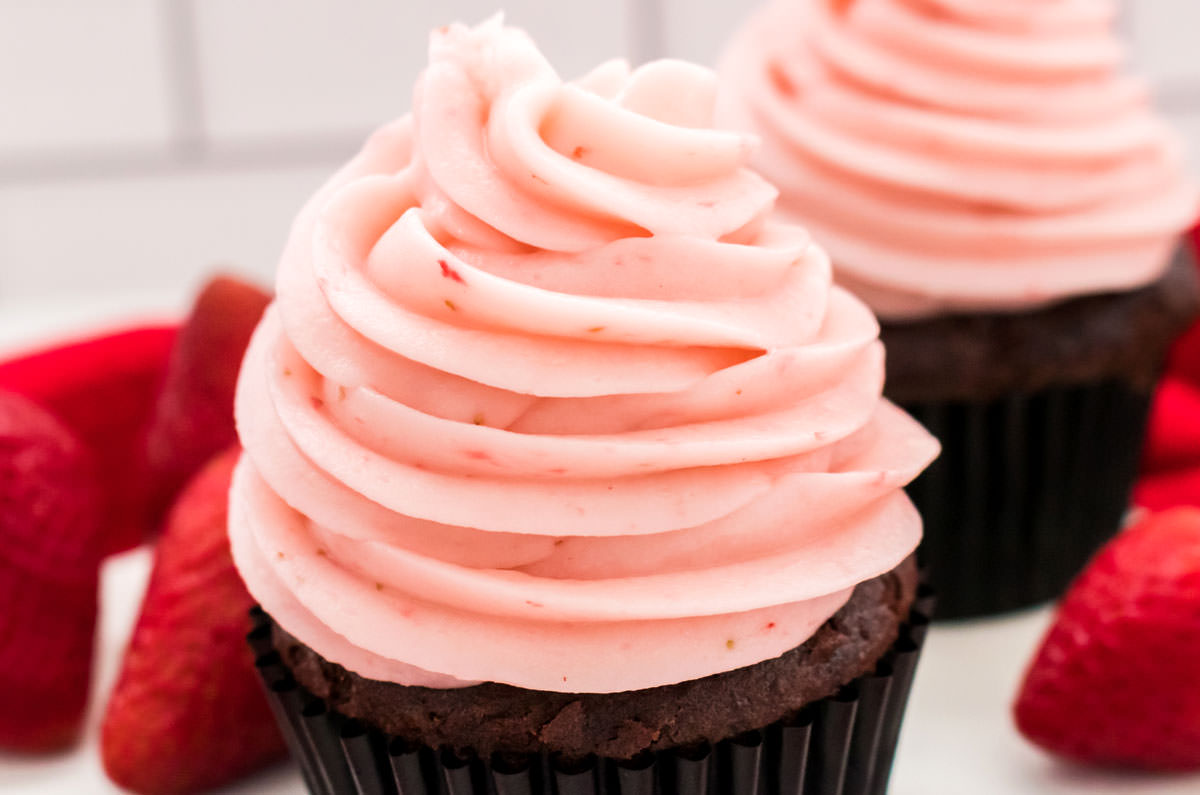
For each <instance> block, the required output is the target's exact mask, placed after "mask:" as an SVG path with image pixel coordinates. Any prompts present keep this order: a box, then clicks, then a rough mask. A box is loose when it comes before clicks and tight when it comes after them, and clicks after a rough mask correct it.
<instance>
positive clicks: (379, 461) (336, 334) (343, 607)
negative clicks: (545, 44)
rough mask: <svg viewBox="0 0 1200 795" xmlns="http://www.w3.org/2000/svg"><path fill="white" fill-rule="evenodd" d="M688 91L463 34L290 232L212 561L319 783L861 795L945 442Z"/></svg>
mask: <svg viewBox="0 0 1200 795" xmlns="http://www.w3.org/2000/svg"><path fill="white" fill-rule="evenodd" d="M715 90H716V78H715V75H713V74H712V73H711V72H709V71H707V70H704V69H701V68H699V67H696V66H691V65H688V64H684V63H679V62H658V63H652V64H649V65H647V66H644V67H642V68H640V69H638V70H636V71H633V72H631V71H630V70H629V69H628V67H626V66H625V65H624V64H622V63H618V62H613V63H608V64H605V65H603V66H601V67H599V68H598V69H596V70H595V71H594V72H592V73H591V74H589V75H588V76H586V77H585V78H583V79H582V80H580V81H579V82H577V83H564V82H563V81H562V80H560V79H559V77H558V76H557V75H556V73H555V72H554V70H553V69H552V68H551V67H550V65H549V64H548V63H547V62H546V61H545V59H544V58H543V57H542V56H541V55H540V53H539V52H538V50H537V48H536V47H535V45H534V44H533V43H532V42H531V41H530V39H529V38H528V37H527V36H525V35H524V34H523V33H521V32H520V31H517V30H514V29H511V28H506V27H504V26H503V25H502V23H501V22H500V21H499V20H493V21H491V22H488V23H485V24H484V25H482V26H480V27H477V28H467V27H464V26H460V25H453V26H450V27H448V28H444V29H442V30H440V31H438V32H437V33H435V34H434V35H433V37H432V40H431V45H430V62H429V65H428V67H427V68H426V69H425V70H424V72H423V73H422V75H421V77H420V79H419V80H418V82H417V86H416V92H415V100H414V107H413V112H412V114H411V116H407V117H405V118H402V119H400V120H399V121H396V122H394V123H391V124H388V125H386V126H384V127H383V128H382V129H381V130H379V131H378V132H377V133H375V134H374V135H373V136H372V137H371V138H370V139H369V140H368V141H367V143H366V145H365V147H364V148H363V150H362V151H361V153H359V154H358V156H356V157H355V158H354V159H353V160H352V161H351V162H350V163H349V164H348V165H347V166H345V167H344V168H343V169H342V170H341V171H340V172H339V173H337V174H336V175H335V176H334V177H333V178H332V180H331V181H330V182H329V183H328V184H327V185H325V186H324V187H323V188H322V189H321V190H320V191H319V192H318V193H317V194H316V196H314V197H313V199H312V200H311V201H310V202H309V203H308V204H307V206H306V207H305V208H304V209H303V210H302V211H301V213H300V215H299V217H298V219H297V221H296V223H295V225H294V227H293V229H292V233H291V237H290V240H289V242H288V244H287V246H286V249H285V251H284V253H283V257H282V261H281V264H280V267H279V274H278V279H277V288H278V292H277V300H276V302H275V303H274V305H273V306H272V307H271V308H270V309H269V310H268V311H267V313H266V315H265V317H264V320H263V322H262V324H261V325H260V326H259V328H258V330H257V332H256V334H255V337H254V340H253V341H252V343H251V345H250V349H249V351H248V353H247V357H246V360H245V363H244V366H243V371H242V374H241V378H240V380H239V388H238V397H237V408H236V414H237V422H238V429H239V435H240V437H241V440H242V442H243V445H244V448H245V456H244V458H243V460H242V463H241V465H240V467H239V469H238V471H237V473H236V475H235V478H234V485H233V488H232V492H231V502H230V506H231V507H230V537H231V542H232V548H233V554H234V558H235V561H236V563H237V566H238V569H239V571H240V572H241V574H242V576H243V578H244V580H245V582H246V584H247V586H248V587H249V589H250V591H251V593H252V594H253V595H254V596H255V598H256V599H257V600H258V601H259V603H260V604H261V607H262V612H261V613H260V614H258V616H257V620H258V622H259V625H258V627H257V628H256V629H255V631H254V633H253V634H252V636H251V639H252V642H253V644H254V645H255V648H256V650H257V651H258V653H259V664H260V668H261V670H262V672H263V675H264V677H265V679H266V682H267V685H268V690H269V692H270V693H271V694H272V698H273V700H274V703H275V705H276V708H277V711H278V714H279V717H280V720H281V724H282V726H283V728H284V731H285V733H286V734H287V735H288V737H289V740H290V742H291V746H292V750H293V752H294V754H295V756H296V757H297V758H298V760H299V761H300V764H301V767H302V769H303V770H304V773H305V777H306V779H307V781H308V782H309V785H310V787H311V788H312V790H313V791H314V792H360V791H362V792H404V793H411V792H426V791H428V792H431V793H433V792H437V791H439V787H441V788H444V787H447V786H448V787H449V788H450V790H449V791H451V792H454V793H460V792H478V793H484V792H494V791H500V792H508V791H522V792H547V793H549V792H554V791H557V792H572V793H574V792H578V793H584V792H601V791H605V788H608V790H607V791H610V792H611V791H615V790H614V789H613V787H620V788H621V791H626V789H625V788H626V787H634V788H636V787H640V786H657V787H659V788H660V789H661V791H670V792H680V793H699V792H704V791H705V788H706V787H709V790H708V791H719V792H735V791H736V792H753V791H755V787H757V786H758V785H757V784H755V783H754V782H758V781H761V782H763V786H767V784H768V783H770V786H771V787H773V788H779V787H784V788H786V789H787V791H789V792H798V791H801V790H800V789H798V788H799V787H807V789H806V790H804V791H808V792H816V791H820V792H834V791H837V792H842V791H845V792H847V793H851V792H853V793H867V792H881V791H882V789H883V787H884V786H886V780H887V774H888V770H889V769H890V766H891V756H892V753H893V751H894V747H895V741H896V734H897V731H898V729H899V723H900V717H901V714H902V709H903V705H904V701H905V698H906V696H907V691H908V685H909V681H910V678H911V675H912V670H913V666H914V664H915V661H916V650H917V648H918V645H919V640H920V635H921V632H922V629H921V628H922V626H923V625H924V618H923V615H922V610H923V607H924V605H923V604H922V599H923V597H922V596H921V593H920V587H919V582H918V575H917V570H916V567H915V563H914V561H913V558H912V554H913V550H914V549H915V548H916V546H917V544H918V542H919V540H920V535H921V521H920V517H919V515H918V514H917V512H916V510H915V509H914V507H913V505H912V503H911V501H910V500H909V498H908V497H907V496H906V494H905V493H904V486H905V485H906V484H907V483H909V482H910V481H911V480H912V479H913V478H914V477H915V476H916V475H917V474H918V473H919V472H920V471H921V469H922V468H923V467H925V466H926V465H927V464H928V463H929V461H930V460H931V459H932V458H933V457H934V456H935V455H936V453H937V443H936V441H935V440H934V439H933V438H932V437H931V436H930V435H929V434H928V433H927V432H926V431H925V430H924V429H923V428H921V426H920V425H918V424H917V423H916V422H915V421H914V420H912V419H911V418H910V417H909V416H907V415H906V414H904V413H903V412H902V411H901V410H899V409H897V408H896V407H894V406H893V405H891V404H890V403H888V402H887V401H885V400H883V399H882V397H881V394H882V387H883V365H884V361H883V348H882V345H881V344H880V343H879V341H878V333H879V328H878V324H877V322H876V320H875V318H874V316H873V315H872V314H871V312H870V311H869V310H868V309H867V307H866V306H865V305H863V304H862V303H860V302H859V301H858V300H857V299H855V298H853V297H851V296H850V294H849V293H847V292H846V291H844V290H842V289H841V288H838V287H834V286H833V285H832V277H831V268H830V265H829V261H828V258H827V257H826V256H825V255H824V253H823V252H822V251H821V249H819V248H818V247H816V246H815V245H814V244H813V243H812V242H810V240H809V238H808V236H807V234H806V233H805V232H804V231H803V230H802V229H801V228H800V227H797V226H792V225H785V224H781V223H777V222H774V221H770V220H768V216H769V215H770V213H771V210H772V206H773V201H774V199H775V195H776V191H775V189H774V188H772V187H771V186H770V185H769V184H768V183H767V182H766V181H765V180H763V179H762V178H761V177H759V176H758V175H757V174H755V173H754V172H752V171H750V170H749V169H748V168H747V167H746V162H747V160H748V159H749V157H750V154H751V151H752V139H751V138H750V137H748V136H746V135H743V134H740V133H732V132H722V131H717V130H714V129H712V128H711V121H712V113H713V103H714V97H715ZM439 782H441V783H439ZM805 782H807V783H805ZM834 786H837V787H844V789H836V790H835V789H832V788H831V787H834ZM513 788H515V789H513ZM442 791H444V789H443V790H442ZM631 791H632V790H631ZM636 791H643V790H636ZM644 791H646V792H649V791H650V790H649V789H647V790H644ZM772 791H774V790H772Z"/></svg>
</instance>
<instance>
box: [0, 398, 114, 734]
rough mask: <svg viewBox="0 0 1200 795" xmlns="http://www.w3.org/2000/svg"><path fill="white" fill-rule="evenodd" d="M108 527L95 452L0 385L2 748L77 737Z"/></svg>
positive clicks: (87, 676) (87, 680) (64, 427)
mask: <svg viewBox="0 0 1200 795" xmlns="http://www.w3.org/2000/svg"><path fill="white" fill-rule="evenodd" d="M101 527H102V524H101V495H100V487H99V484H98V475H97V473H96V468H95V466H94V464H93V461H92V458H91V453H90V451H88V450H87V449H86V448H85V446H84V444H83V442H82V441H80V440H79V438H78V437H76V436H75V434H74V433H72V432H71V431H70V430H69V429H68V428H67V427H66V426H65V425H63V424H62V423H61V422H59V421H58V420H57V419H56V418H55V417H53V416H51V415H50V414H49V413H48V412H47V411H46V410H45V409H42V408H41V407H39V406H38V405H36V404H34V403H32V402H31V401H29V400H27V399H26V398H24V397H22V396H19V395H16V394H13V393H11V392H0V748H6V749H11V750H17V751H25V752H35V751H50V750H56V749H58V748H61V747H63V746H65V745H68V744H70V743H71V742H72V741H73V740H74V739H75V738H76V736H77V735H78V732H79V728H80V723H81V721H82V718H83V713H84V710H85V708H86V706H87V696H88V683H89V680H90V679H91V663H92V645H93V637H94V634H95V627H96V592H97V581H98V577H99V568H100V560H101V557H102V554H103V545H102V542H103V540H104V539H102V538H101V535H100V532H101Z"/></svg>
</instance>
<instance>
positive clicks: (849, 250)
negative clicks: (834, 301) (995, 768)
mask: <svg viewBox="0 0 1200 795" xmlns="http://www.w3.org/2000/svg"><path fill="white" fill-rule="evenodd" d="M1115 13H1116V7H1115V5H1114V4H1112V3H1106V2H1077V1H1076V0H1059V1H1056V2H1040V3H1011V2H1007V0H975V1H973V2H966V1H965V0H925V1H923V2H915V1H906V0H860V1H859V2H851V3H845V2H831V1H830V0H813V1H812V2H801V1H800V0H787V1H786V2H777V3H774V4H772V5H770V6H768V7H766V8H764V9H763V10H762V11H761V12H759V13H758V14H757V15H756V16H755V17H754V18H753V19H752V20H751V21H750V22H749V23H748V24H747V25H746V27H745V28H744V29H743V30H742V31H741V32H740V33H739V34H738V35H737V36H736V37H735V38H734V41H733V43H732V45H731V46H730V48H729V50H728V52H727V54H726V56H725V58H724V61H723V65H722V75H723V78H724V80H725V88H726V89H727V90H726V91H725V92H724V94H723V96H724V99H723V100H722V110H721V116H722V121H724V122H725V123H727V124H730V125H733V126H736V127H741V128H746V129H753V130H755V131H757V132H758V133H759V134H760V135H761V136H762V138H763V147H762V149H761V151H760V152H759V154H758V155H757V157H756V160H755V163H756V165H757V166H758V167H759V168H760V169H761V170H762V172H763V173H764V174H766V175H767V176H768V178H769V179H771V180H772V181H773V182H774V183H776V184H777V185H778V186H779V188H780V190H781V193H782V196H781V199H780V203H779V206H780V211H781V214H782V215H783V216H784V217H785V218H799V217H803V218H804V220H805V223H806V225H807V226H808V227H809V229H810V230H811V231H812V233H813V235H814V238H815V239H816V240H818V241H819V242H820V243H821V244H822V245H824V246H826V247H828V249H829V251H830V253H831V256H832V257H833V260H834V263H835V271H836V274H837V279H838V280H839V281H840V282H841V283H842V284H844V285H845V286H847V287H849V288H850V289H852V290H853V291H854V292H856V293H857V294H858V295H860V296H861V297H863V298H864V299H865V300H866V301H867V302H868V303H869V304H870V305H871V306H872V308H874V309H875V310H876V312H877V313H878V314H879V316H880V317H881V319H882V321H883V331H882V335H881V336H882V338H883V340H884V343H885V344H886V346H887V348H888V387H887V393H888V394H889V396H891V397H892V398H893V399H895V400H897V401H899V402H900V403H901V404H902V405H904V406H905V407H906V408H908V409H909V410H910V411H912V413H913V414H914V415H915V416H917V417H918V418H919V419H921V420H922V421H923V422H924V423H925V424H926V425H927V426H928V427H929V428H930V429H931V430H932V431H933V432H934V433H935V434H936V435H938V436H939V437H940V438H941V440H942V442H943V445H944V448H945V453H944V454H943V456H942V458H941V459H940V460H939V462H938V463H937V464H935V465H934V466H933V467H931V468H930V470H929V472H928V473H927V474H926V475H925V476H923V477H922V478H921V479H920V480H919V481H918V482H917V483H916V484H914V487H913V489H912V493H913V495H914V498H915V499H916V501H917V503H918V505H919V506H921V508H922V511H923V513H924V515H925V517H926V522H927V541H926V543H925V546H924V547H923V550H924V552H925V554H926V555H927V557H928V562H929V563H930V565H931V568H932V569H933V571H934V574H933V576H934V578H935V582H936V584H937V585H938V587H939V591H940V592H941V594H942V601H941V602H940V603H939V604H940V607H939V614H941V615H948V616H955V615H972V614H983V613H989V612H995V611H1000V610H1005V609H1012V608H1016V607H1021V606H1024V605H1029V604H1033V603H1036V602H1038V601H1041V600H1044V599H1047V598H1049V597H1051V596H1053V595H1055V594H1057V593H1058V592H1059V591H1060V590H1061V589H1062V587H1063V586H1064V585H1065V584H1066V582H1067V580H1068V579H1069V578H1070V576H1071V575H1072V574H1073V573H1074V572H1075V571H1076V570H1077V569H1078V567H1079V566H1080V565H1081V564H1082V562H1083V561H1084V560H1085V559H1086V558H1087V556H1088V555H1090V554H1091V552H1093V551H1094V550H1095V548H1096V547H1097V546H1098V545H1099V543H1100V542H1101V541H1102V540H1103V539H1104V538H1106V537H1107V536H1108V535H1110V534H1111V533H1113V532H1114V531H1115V530H1116V529H1117V527H1118V526H1119V524H1120V521H1121V517H1122V515H1123V513H1124V511H1125V508H1126V504H1127V499H1128V494H1129V489H1130V485H1131V483H1132V480H1133V477H1134V475H1135V472H1136V465H1137V456H1138V450H1139V447H1140V442H1141V436H1142V427H1143V425H1144V422H1145V415H1146V411H1147V406H1148V403H1149V399H1150V395H1151V392H1152V387H1153V384H1154V382H1155V380H1156V378H1157V375H1158V371H1159V368H1160V367H1161V362H1162V359H1163V356H1164V352H1165V350H1166V347H1167V345H1168V344H1169V342H1170V341H1171V340H1172V339H1173V338H1174V337H1175V336H1176V334H1177V333H1178V332H1179V331H1180V330H1181V329H1182V328H1183V327H1184V326H1185V324H1186V323H1187V322H1188V320H1189V319H1190V318H1191V317H1192V316H1193V315H1194V314H1195V312H1196V288H1195V283H1194V276H1193V274H1192V272H1191V269H1190V268H1189V267H1188V265H1187V263H1186V262H1184V260H1185V259H1187V258H1188V257H1190V256H1191V252H1190V251H1187V250H1184V249H1182V248H1181V247H1180V246H1179V232H1180V231H1181V230H1183V229H1184V228H1185V227H1186V226H1187V225H1188V224H1189V222H1190V221H1191V220H1192V219H1193V218H1194V217H1195V215H1196V211H1197V194H1196V191H1195V188H1194V187H1193V186H1192V185H1190V184H1188V183H1187V181H1186V180H1185V179H1184V177H1183V175H1182V170H1181V163H1180V161H1181V154H1180V146H1179V144H1178V141H1177V139H1176V138H1175V136H1174V135H1173V134H1172V133H1171V132H1170V131H1169V130H1168V129H1167V128H1166V126H1165V125H1164V124H1163V123H1162V122H1161V121H1160V120H1159V119H1158V118H1157V117H1156V116H1154V115H1153V113H1152V111H1151V110H1150V108H1149V105H1148V100H1147V92H1146V90H1145V89H1144V87H1143V85H1142V84H1141V83H1140V82H1138V81H1136V80H1134V79H1132V78H1130V77H1127V76H1125V75H1124V74H1123V73H1122V71H1121V65H1122V60H1123V50H1122V47H1121V46H1120V44H1119V43H1118V41H1117V40H1116V38H1115V36H1114V34H1113V31H1112V25H1113V21H1114V16H1115ZM1173 258H1174V264H1172V261H1173Z"/></svg>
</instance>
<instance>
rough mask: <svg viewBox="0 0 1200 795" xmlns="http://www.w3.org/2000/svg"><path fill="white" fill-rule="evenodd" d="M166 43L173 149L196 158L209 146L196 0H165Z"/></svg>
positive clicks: (181, 156) (183, 156)
mask: <svg viewBox="0 0 1200 795" xmlns="http://www.w3.org/2000/svg"><path fill="white" fill-rule="evenodd" d="M162 8H163V9H164V18H163V46H165V47H166V52H165V53H164V57H165V60H166V68H167V70H168V72H169V82H170V86H171V95H170V96H169V97H168V98H167V101H168V103H169V107H170V115H171V119H170V121H171V127H172V131H171V132H172V141H171V144H172V150H173V154H174V156H175V157H176V158H178V159H180V160H197V159H200V158H201V157H203V155H204V152H205V150H206V149H207V143H208V142H207V139H206V134H205V131H206V125H205V113H204V90H203V86H202V84H201V76H200V43H199V40H198V35H199V34H198V31H197V30H196V5H195V2H194V0H166V2H164V3H163V5H162Z"/></svg>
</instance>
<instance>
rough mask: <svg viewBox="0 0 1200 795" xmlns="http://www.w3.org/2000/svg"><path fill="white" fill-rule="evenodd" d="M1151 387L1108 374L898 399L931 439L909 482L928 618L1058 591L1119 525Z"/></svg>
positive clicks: (1016, 604)
mask: <svg viewBox="0 0 1200 795" xmlns="http://www.w3.org/2000/svg"><path fill="white" fill-rule="evenodd" d="M1150 400H1151V395H1150V394H1149V393H1143V392H1140V391H1136V390H1134V389H1133V388H1132V387H1130V386H1128V385H1126V384H1124V383H1121V382H1117V381H1109V382H1104V383H1096V384H1089V385H1082V386H1073V387H1063V388H1054V389H1047V390H1044V391H1041V392H1037V393H1034V394H1029V395H1018V396H1013V397H1007V398H1003V399H999V400H995V401H992V402H990V403H968V402H946V403H912V404H907V405H905V406H904V408H905V409H907V410H908V411H909V412H910V413H911V414H912V415H913V416H914V417H915V418H916V419H917V420H919V421H920V422H921V423H922V424H924V425H925V427H926V428H928V429H929V430H930V432H931V433H933V435H934V436H936V437H938V439H940V440H941V442H942V455H941V457H940V458H939V459H938V460H937V461H935V462H934V463H933V465H932V466H930V467H929V469H927V470H926V471H925V473H923V474H922V475H921V476H920V477H919V478H918V479H917V480H916V482H914V483H913V484H912V485H911V486H910V487H909V494H910V495H911V496H912V498H913V501H914V502H915V503H916V505H917V508H918V509H920V511H921V515H922V516H923V517H924V519H925V539H924V541H923V542H922V544H921V549H920V552H919V554H920V556H921V561H922V564H923V565H925V566H927V567H928V569H929V574H930V576H931V578H932V583H933V586H934V589H935V590H936V591H937V594H938V618H939V619H946V618H966V617H972V616H983V615H992V614H997V613H1004V612H1008V611H1012V610H1018V609H1021V608H1025V607H1030V606H1032V605H1036V604H1040V603H1042V602H1046V601H1049V600H1052V599H1055V598H1057V597H1058V596H1060V595H1061V594H1062V593H1063V591H1064V590H1065V589H1066V587H1067V585H1069V584H1070V581H1071V580H1072V579H1073V578H1074V576H1075V575H1076V574H1077V573H1078V572H1079V571H1080V570H1081V569H1082V568H1083V566H1084V564H1085V563H1086V562H1087V561H1088V559H1089V558H1090V557H1091V556H1092V555H1093V553H1095V552H1096V550H1098V549H1099V548H1100V546H1102V545H1103V544H1104V542H1105V541H1107V540H1108V539H1110V538H1111V537H1112V536H1113V535H1114V534H1115V533H1116V532H1117V530H1118V529H1119V528H1120V527H1121V524H1122V521H1123V519H1124V516H1125V513H1126V511H1127V510H1128V505H1129V495H1130V491H1131V490H1132V488H1133V484H1134V480H1135V478H1136V476H1137V468H1138V459H1139V456H1140V454H1141V448H1142V438H1143V434H1144V430H1145V425H1146V418H1147V415H1148V413H1149V410H1150Z"/></svg>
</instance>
